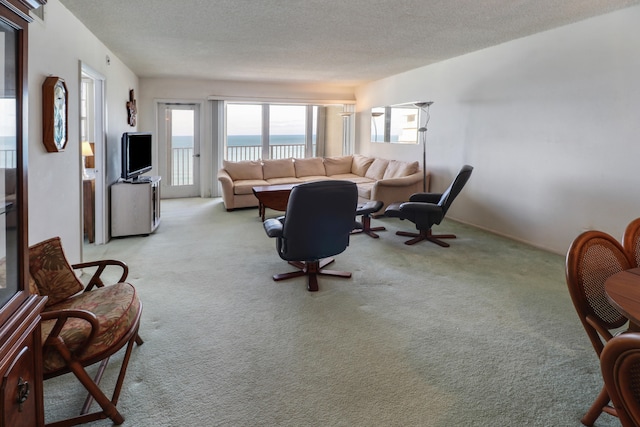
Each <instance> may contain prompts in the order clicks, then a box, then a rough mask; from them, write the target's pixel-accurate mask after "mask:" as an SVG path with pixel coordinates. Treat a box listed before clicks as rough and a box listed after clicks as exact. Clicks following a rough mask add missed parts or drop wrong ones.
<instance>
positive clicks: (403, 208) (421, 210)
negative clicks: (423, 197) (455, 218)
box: [400, 202, 442, 214]
mask: <svg viewBox="0 0 640 427" xmlns="http://www.w3.org/2000/svg"><path fill="white" fill-rule="evenodd" d="M400 212H412V213H415V214H430V213H438V212H442V207H440V206H438V205H434V204H433V203H422V202H405V203H403V204H401V205H400Z"/></svg>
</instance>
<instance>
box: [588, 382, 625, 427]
mask: <svg viewBox="0 0 640 427" xmlns="http://www.w3.org/2000/svg"><path fill="white" fill-rule="evenodd" d="M610 400H611V399H610V398H609V393H607V389H606V387H604V386H603V387H602V390H600V393H599V394H598V397H596V400H595V401H594V402H593V404H592V405H591V407H590V408H589V410H588V411H587V413H586V414H584V416H583V417H582V419H581V420H580V422H581V423H582V424H584V425H585V426H587V427H592V426H593V424H594V423H595V422H596V420H597V419H598V417H599V416H600V414H602V413H603V412H606V413H607V414H609V415H613V416H614V417H617V416H618V413H617V412H616V410H615V408H613V407H612V406H609V402H610Z"/></svg>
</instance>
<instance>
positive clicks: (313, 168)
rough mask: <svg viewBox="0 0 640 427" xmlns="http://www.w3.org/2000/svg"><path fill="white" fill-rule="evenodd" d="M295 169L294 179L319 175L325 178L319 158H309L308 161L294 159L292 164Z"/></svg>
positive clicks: (325, 174) (322, 164) (325, 173)
mask: <svg viewBox="0 0 640 427" xmlns="http://www.w3.org/2000/svg"><path fill="white" fill-rule="evenodd" d="M294 165H295V168H296V177H298V178H300V177H303V176H313V175H321V176H324V177H326V176H327V172H326V171H325V170H324V163H323V162H322V158H321V157H311V158H309V159H296V160H295V162H294Z"/></svg>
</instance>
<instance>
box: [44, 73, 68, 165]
mask: <svg viewBox="0 0 640 427" xmlns="http://www.w3.org/2000/svg"><path fill="white" fill-rule="evenodd" d="M68 97H69V95H68V93H67V85H66V84H65V83H64V80H63V79H61V78H60V77H55V76H49V77H47V78H46V79H45V80H44V83H43V84H42V142H43V143H44V146H45V148H46V149H47V151H48V152H50V153H57V152H59V151H64V148H65V147H66V145H67V139H68V138H67V134H68V127H67V126H68V125H67V115H68Z"/></svg>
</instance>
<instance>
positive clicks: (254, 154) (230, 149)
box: [225, 144, 315, 162]
mask: <svg viewBox="0 0 640 427" xmlns="http://www.w3.org/2000/svg"><path fill="white" fill-rule="evenodd" d="M226 151H227V152H226V156H225V159H226V160H229V161H232V162H239V161H241V160H258V159H261V158H262V147H261V146H259V145H237V146H227V150H226ZM313 151H314V152H315V144H314V146H313ZM305 154H306V147H305V145H304V144H288V145H284V144H283V145H270V146H269V158H270V159H287V158H289V157H295V158H297V159H302V158H304V157H305Z"/></svg>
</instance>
